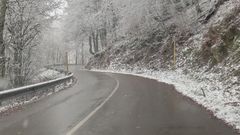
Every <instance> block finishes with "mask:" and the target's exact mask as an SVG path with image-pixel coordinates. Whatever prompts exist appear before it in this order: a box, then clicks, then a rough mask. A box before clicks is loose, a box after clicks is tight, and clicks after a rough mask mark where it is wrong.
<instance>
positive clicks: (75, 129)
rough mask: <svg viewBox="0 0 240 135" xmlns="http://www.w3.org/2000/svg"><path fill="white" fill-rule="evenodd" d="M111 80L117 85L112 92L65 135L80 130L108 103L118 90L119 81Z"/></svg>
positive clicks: (70, 134) (71, 134)
mask: <svg viewBox="0 0 240 135" xmlns="http://www.w3.org/2000/svg"><path fill="white" fill-rule="evenodd" d="M110 77H111V78H113V79H114V80H115V81H116V82H117V85H116V87H115V88H114V90H113V91H112V92H111V94H110V95H109V96H108V97H107V98H106V99H105V100H104V101H103V102H102V103H101V104H100V105H99V106H98V107H97V108H95V109H94V110H93V111H92V112H91V113H90V114H89V115H88V116H87V117H85V118H84V119H83V120H81V121H80V122H79V123H78V124H77V125H76V126H74V127H73V128H72V129H71V130H70V131H68V132H67V134H66V135H73V134H74V133H75V132H76V131H77V130H78V129H79V128H81V127H82V126H83V125H84V124H85V123H86V122H87V121H88V120H89V119H90V118H91V117H92V116H93V115H94V114H95V113H96V112H97V111H98V110H100V109H101V108H102V107H103V106H104V104H105V103H106V102H107V101H109V99H110V98H111V97H112V96H113V95H114V94H115V93H116V91H117V89H118V88H119V81H118V80H117V79H116V78H114V77H112V76H110Z"/></svg>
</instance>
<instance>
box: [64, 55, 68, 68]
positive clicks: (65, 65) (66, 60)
mask: <svg viewBox="0 0 240 135" xmlns="http://www.w3.org/2000/svg"><path fill="white" fill-rule="evenodd" d="M65 64H66V65H65V66H66V70H67V72H68V52H66V63H65Z"/></svg>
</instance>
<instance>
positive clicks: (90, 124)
mask: <svg viewBox="0 0 240 135" xmlns="http://www.w3.org/2000/svg"><path fill="white" fill-rule="evenodd" d="M71 71H72V72H73V73H74V75H75V77H76V78H77V79H78V82H77V84H76V85H74V86H73V87H72V88H70V89H67V90H64V91H62V92H60V93H57V94H54V95H53V96H49V97H47V98H45V99H43V100H41V101H39V102H37V103H34V104H30V105H27V106H25V107H24V108H23V109H22V110H21V111H18V112H16V113H14V114H11V115H9V116H7V117H2V118H0V134H3V135H239V134H238V133H236V132H235V131H234V130H233V129H232V128H231V127H228V126H227V125H225V124H224V122H222V121H220V120H217V119H215V118H214V117H212V116H211V114H209V113H208V112H207V111H206V110H205V109H203V108H201V107H200V106H199V105H197V104H195V103H193V102H192V101H189V100H187V99H186V98H184V97H183V96H181V95H179V94H178V93H177V92H176V91H175V90H174V87H173V86H171V85H167V84H164V83H159V82H157V81H155V80H151V79H146V78H141V77H135V76H131V75H121V74H112V73H99V72H90V71H81V70H80V69H79V67H78V66H71Z"/></svg>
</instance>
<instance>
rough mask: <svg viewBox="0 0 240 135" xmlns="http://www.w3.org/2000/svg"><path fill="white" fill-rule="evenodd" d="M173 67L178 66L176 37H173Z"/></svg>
mask: <svg viewBox="0 0 240 135" xmlns="http://www.w3.org/2000/svg"><path fill="white" fill-rule="evenodd" d="M173 68H174V69H175V68H176V42H175V37H174V38H173Z"/></svg>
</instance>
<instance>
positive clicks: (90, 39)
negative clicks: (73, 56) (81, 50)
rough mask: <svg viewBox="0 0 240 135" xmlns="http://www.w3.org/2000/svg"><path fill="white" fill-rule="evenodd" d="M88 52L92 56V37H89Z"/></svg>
mask: <svg viewBox="0 0 240 135" xmlns="http://www.w3.org/2000/svg"><path fill="white" fill-rule="evenodd" d="M89 52H90V53H91V54H92V55H94V52H93V43H92V36H89Z"/></svg>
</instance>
